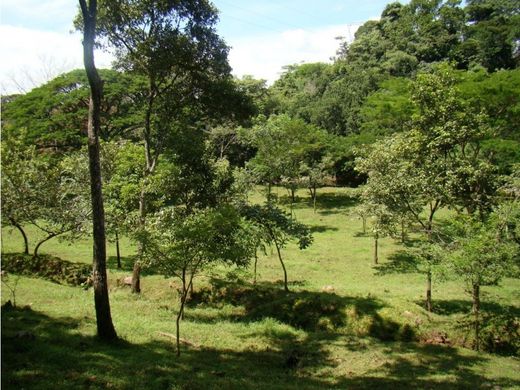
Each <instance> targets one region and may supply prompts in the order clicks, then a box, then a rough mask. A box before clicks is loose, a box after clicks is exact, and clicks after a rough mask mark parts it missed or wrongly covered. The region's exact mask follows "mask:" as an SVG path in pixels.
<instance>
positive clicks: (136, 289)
mask: <svg viewBox="0 0 520 390" xmlns="http://www.w3.org/2000/svg"><path fill="white" fill-rule="evenodd" d="M140 275H141V263H140V262H139V260H136V261H135V262H134V269H133V270H132V292H133V293H136V294H139V293H140V292H141V277H140Z"/></svg>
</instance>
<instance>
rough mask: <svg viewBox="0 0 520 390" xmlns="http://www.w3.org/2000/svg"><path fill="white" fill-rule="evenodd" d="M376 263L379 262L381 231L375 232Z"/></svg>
mask: <svg viewBox="0 0 520 390" xmlns="http://www.w3.org/2000/svg"><path fill="white" fill-rule="evenodd" d="M374 264H379V233H377V232H376V233H375V234H374Z"/></svg>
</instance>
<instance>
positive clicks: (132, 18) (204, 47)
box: [99, 0, 236, 292]
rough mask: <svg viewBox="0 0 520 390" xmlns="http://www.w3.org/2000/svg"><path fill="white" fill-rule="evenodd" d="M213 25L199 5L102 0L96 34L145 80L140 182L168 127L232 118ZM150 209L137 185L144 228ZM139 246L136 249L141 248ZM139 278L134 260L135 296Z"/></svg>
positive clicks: (170, 138) (169, 135)
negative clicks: (143, 156) (217, 115)
mask: <svg viewBox="0 0 520 390" xmlns="http://www.w3.org/2000/svg"><path fill="white" fill-rule="evenodd" d="M216 21H217V15H216V10H215V9H214V8H213V6H212V5H211V4H210V3H209V2H207V1H205V0H204V1H197V2H192V1H187V0H182V1H177V2H166V3H164V2H160V1H155V0H154V1H151V2H150V1H144V0H139V1H135V2H132V3H128V2H125V1H121V0H104V1H103V2H101V3H100V18H99V33H100V35H101V36H103V37H104V38H106V39H107V41H108V42H109V44H110V45H111V46H112V47H114V48H115V56H116V65H117V67H118V68H120V69H124V70H126V71H129V72H131V73H135V74H138V75H140V76H142V77H143V78H144V79H145V80H146V89H145V90H146V93H145V96H144V110H143V117H142V122H141V123H142V140H143V142H144V154H145V159H146V170H145V179H144V183H146V182H147V180H148V179H147V178H148V177H149V176H151V175H152V174H153V173H154V172H155V170H156V169H157V165H158V162H159V156H160V155H161V154H162V153H163V152H164V150H165V148H166V147H167V146H168V145H171V144H172V143H175V141H176V140H175V137H176V135H177V134H176V132H175V131H172V130H175V129H183V131H187V130H189V131H194V130H195V129H197V128H198V129H200V126H198V124H197V122H198V121H200V119H202V118H210V117H214V116H215V115H214V114H215V113H216V112H217V111H220V115H223V114H224V113H230V112H229V111H230V110H229V106H227V105H226V103H229V102H230V101H231V102H233V103H234V102H235V99H231V97H233V96H236V95H233V93H232V91H233V83H232V79H231V77H230V75H229V72H230V67H229V65H228V63H227V52H228V48H227V46H226V45H225V44H224V42H223V41H222V40H221V39H220V38H219V36H218V35H217V34H216V32H215V28H214V26H215V24H216ZM230 91H231V92H230ZM228 92H229V93H228ZM229 104H230V105H231V103H229ZM219 109H220V110H219ZM149 211H150V210H148V205H147V204H146V193H145V187H144V186H143V188H142V191H141V196H140V202H139V212H140V223H141V224H142V225H144V223H145V221H146V214H147V213H148V212H149ZM143 249H144V248H143V247H142V244H140V248H139V251H140V252H142V251H143ZM139 276H140V263H139V260H138V261H136V262H135V266H134V273H133V280H134V282H133V286H132V290H133V291H134V292H139V287H138V284H139V283H138V282H139Z"/></svg>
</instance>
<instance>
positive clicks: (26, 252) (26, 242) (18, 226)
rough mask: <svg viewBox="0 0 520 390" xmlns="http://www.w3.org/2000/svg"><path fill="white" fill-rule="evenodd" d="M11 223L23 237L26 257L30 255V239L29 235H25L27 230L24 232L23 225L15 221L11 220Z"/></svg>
mask: <svg viewBox="0 0 520 390" xmlns="http://www.w3.org/2000/svg"><path fill="white" fill-rule="evenodd" d="M9 222H11V225H13V226H14V227H15V228H17V229H18V231H19V232H20V233H21V235H22V237H23V245H24V249H23V253H24V254H25V255H28V254H29V239H28V238H27V234H25V230H23V227H22V225H20V224H19V223H17V222H16V221H15V220H14V219H12V218H9Z"/></svg>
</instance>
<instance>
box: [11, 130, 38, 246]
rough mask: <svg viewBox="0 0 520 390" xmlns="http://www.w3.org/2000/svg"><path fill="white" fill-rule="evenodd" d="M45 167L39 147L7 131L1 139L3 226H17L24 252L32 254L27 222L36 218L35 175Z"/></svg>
mask: <svg viewBox="0 0 520 390" xmlns="http://www.w3.org/2000/svg"><path fill="white" fill-rule="evenodd" d="M42 168H43V163H42V161H41V159H38V158H37V154H36V148H35V147H34V146H32V147H26V146H25V144H24V137H23V134H22V135H21V136H19V137H16V136H12V135H11V134H9V132H7V134H6V132H4V134H3V139H2V176H1V179H2V225H6V226H8V225H11V226H14V227H15V228H16V229H18V231H19V232H20V234H21V235H22V237H23V242H24V253H25V254H29V238H28V237H27V233H26V232H25V228H24V224H26V223H29V222H30V221H32V220H34V219H36V217H35V216H36V213H37V210H38V207H37V205H36V199H37V192H36V189H35V187H34V185H35V184H36V182H35V177H36V175H37V174H38V172H39V171H41V170H42Z"/></svg>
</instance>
